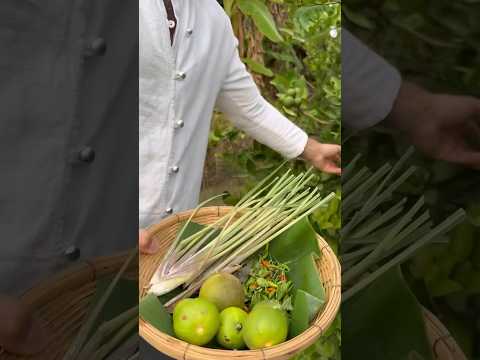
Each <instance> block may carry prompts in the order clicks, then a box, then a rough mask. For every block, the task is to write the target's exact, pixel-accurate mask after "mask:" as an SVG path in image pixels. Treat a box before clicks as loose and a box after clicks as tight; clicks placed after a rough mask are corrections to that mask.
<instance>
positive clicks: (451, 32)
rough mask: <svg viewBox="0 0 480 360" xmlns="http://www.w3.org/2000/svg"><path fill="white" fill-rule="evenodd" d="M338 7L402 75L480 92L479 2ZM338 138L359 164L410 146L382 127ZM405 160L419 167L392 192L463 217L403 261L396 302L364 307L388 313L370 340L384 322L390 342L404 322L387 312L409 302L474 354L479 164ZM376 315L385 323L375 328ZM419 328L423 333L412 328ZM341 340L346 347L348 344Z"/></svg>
mask: <svg viewBox="0 0 480 360" xmlns="http://www.w3.org/2000/svg"><path fill="white" fill-rule="evenodd" d="M342 7H343V26H345V27H346V28H348V29H349V30H350V31H351V32H352V33H353V34H354V35H356V36H357V37H358V38H360V39H362V40H363V41H364V42H365V43H366V44H368V45H369V46H370V47H371V48H372V49H374V50H375V51H377V52H378V53H379V54H381V55H382V56H384V57H385V58H386V59H387V60H388V61H389V62H391V63H392V64H393V65H394V66H396V67H397V68H398V69H399V70H400V71H401V73H402V76H403V77H404V78H405V79H409V80H412V81H414V82H416V83H418V84H421V85H423V86H424V87H425V88H427V89H429V90H431V91H433V92H444V93H449V94H462V95H471V96H477V97H478V96H480V86H479V84H480V68H479V66H478V64H479V63H480V62H479V61H480V50H479V49H480V23H479V21H478V20H479V19H480V1H476V0H463V1H444V0H435V1H432V0H417V1H404V0H377V1H370V2H365V1H357V0H348V1H344V2H343V4H342ZM411 101H412V102H414V101H415V99H411ZM343 140H344V142H345V143H344V146H343V161H344V162H345V163H349V161H351V160H352V159H353V158H354V157H355V156H356V155H358V154H362V158H361V159H360V163H361V164H362V165H365V166H367V167H368V168H370V169H378V168H380V167H381V166H383V165H384V164H385V163H387V162H391V163H394V162H395V161H397V160H398V159H399V158H400V157H401V155H402V154H404V153H405V151H406V149H407V148H408V146H409V145H408V144H407V143H406V142H405V141H404V139H403V138H401V137H400V136H398V135H396V134H393V133H391V132H389V131H386V130H385V129H381V128H376V129H371V130H368V131H365V132H362V133H360V134H355V135H350V134H346V135H345V136H344V139H343ZM435 140H436V139H432V141H435ZM407 165H409V166H416V167H417V170H416V171H415V173H414V175H413V176H411V177H410V178H409V179H408V180H407V181H406V182H405V183H403V184H402V186H401V187H400V188H399V189H398V191H397V193H396V201H399V199H401V198H404V197H405V198H407V201H409V202H413V201H415V200H416V199H417V198H419V197H421V196H423V197H424V199H425V206H426V207H427V208H428V210H429V211H430V214H431V216H432V219H433V220H434V221H440V220H441V219H444V218H446V217H447V216H449V215H450V214H451V213H453V212H454V211H455V210H456V209H458V208H464V209H465V210H466V211H467V217H466V220H465V221H463V222H462V223H461V224H460V225H457V226H456V227H455V228H454V229H453V230H452V231H450V232H449V233H448V234H446V235H445V236H442V237H441V238H439V239H437V240H436V241H435V243H434V244H431V245H428V246H427V247H425V248H423V249H421V250H420V251H419V252H417V253H416V254H415V256H414V257H413V258H412V259H411V260H409V261H407V262H406V263H404V264H403V266H402V275H403V280H402V284H404V285H405V288H404V290H403V292H402V293H401V294H400V295H398V296H397V298H395V300H394V302H395V303H394V304H383V305H380V304H377V307H376V308H375V309H365V311H366V312H369V311H371V312H372V314H373V313H374V312H375V313H377V314H378V313H383V315H384V316H376V317H373V315H372V319H374V321H372V322H371V324H370V327H369V329H370V330H371V333H370V335H371V339H372V341H375V339H377V340H378V339H379V338H378V337H376V336H377V335H378V333H379V329H382V330H381V331H382V332H383V333H384V334H383V335H382V336H384V341H387V337H388V333H390V335H392V336H393V331H388V330H387V335H385V329H388V328H389V327H390V329H394V328H398V327H402V326H404V325H402V324H400V323H398V322H397V323H395V321H393V319H395V317H392V313H400V315H399V316H398V317H397V319H398V318H402V316H403V317H408V316H411V315H412V313H411V312H408V311H418V308H420V306H423V308H426V309H428V310H429V311H431V312H432V313H433V314H434V315H435V316H436V317H437V318H438V319H439V320H440V322H441V323H442V324H443V325H445V326H446V328H447V330H448V332H449V333H450V334H451V335H452V336H453V339H454V340H455V342H456V343H457V344H458V345H459V346H460V347H461V349H462V350H463V352H464V353H465V355H466V357H467V358H468V359H478V358H479V357H480V345H479V344H480V316H479V310H480V241H479V240H480V187H479V186H478V185H479V184H480V173H479V172H478V171H473V170H468V169H465V168H461V167H458V166H453V165H450V164H447V163H445V162H441V161H432V160H430V159H426V158H425V157H423V156H421V155H419V154H417V153H415V154H414V155H413V157H411V158H410V159H409V160H408V164H407ZM411 295H413V297H414V299H415V301H416V302H418V305H416V304H414V307H416V309H417V310H415V308H414V310H411V309H412V308H409V309H410V310H406V308H405V307H404V306H403V305H404V304H405V303H406V302H408V301H409V299H410V297H411ZM410 300H411V299H410ZM423 308H422V309H423ZM402 311H403V313H402ZM344 316H346V315H345V314H344ZM375 319H376V320H375ZM379 322H383V323H385V322H387V323H388V325H385V326H383V325H382V326H381V327H380V325H379V324H380V323H379ZM423 325H424V324H422V323H421V322H420V323H416V324H415V323H412V324H410V325H405V327H404V332H405V333H408V332H409V331H410V332H412V333H415V332H416V331H417V330H415V328H417V329H420V330H421V332H424V331H423V328H424V326H423ZM363 330H364V331H365V330H366V329H365V328H364V329H363ZM417 335H418V334H417ZM378 336H380V335H378ZM447 336H448V334H447ZM420 337H424V334H419V335H418V336H417V338H420ZM406 338H407V337H405V339H406ZM345 341H346V340H345ZM405 341H407V340H405ZM397 343H398V341H397ZM397 345H398V344H397ZM392 346H393V347H394V346H396V345H394V344H393V345H392ZM418 346H419V347H421V346H422V345H418ZM345 348H348V344H346V343H345ZM412 349H413V345H412ZM433 350H435V348H433ZM412 354H413V355H412V356H414V357H413V358H417V357H415V356H416V355H414V353H412ZM423 357H425V358H427V357H429V358H430V357H431V358H437V354H435V351H433V353H430V354H427V355H425V356H423ZM347 358H352V356H350V357H348V356H347ZM388 358H392V359H393V358H395V357H393V356H392V357H388ZM419 358H421V357H419ZM438 358H441V357H438ZM452 358H453V357H452Z"/></svg>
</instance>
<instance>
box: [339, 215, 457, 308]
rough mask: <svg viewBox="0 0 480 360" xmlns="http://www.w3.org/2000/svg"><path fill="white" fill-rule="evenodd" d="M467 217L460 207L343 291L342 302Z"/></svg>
mask: <svg viewBox="0 0 480 360" xmlns="http://www.w3.org/2000/svg"><path fill="white" fill-rule="evenodd" d="M464 219H465V211H464V210H462V209H460V210H457V211H456V212H455V213H454V214H453V215H451V216H450V217H449V218H448V219H446V220H445V221H444V222H442V223H441V224H440V225H438V226H437V227H435V229H433V230H432V231H430V232H429V233H428V234H426V235H425V236H424V237H423V238H421V239H420V240H418V241H416V242H415V243H414V244H413V245H411V246H409V247H408V248H407V249H406V250H404V251H403V252H402V253H400V254H399V255H397V256H396V257H394V258H393V259H391V260H390V261H388V262H387V263H386V264H384V265H382V266H381V267H380V268H379V269H378V270H376V271H375V272H373V273H371V274H369V275H368V276H366V277H364V278H362V279H360V281H358V282H356V283H355V285H353V286H352V287H351V288H349V289H348V290H346V291H345V292H343V293H342V302H344V301H347V300H348V299H350V298H351V297H352V296H353V295H355V294H356V293H358V292H359V291H360V290H362V289H364V288H365V287H366V286H368V285H369V284H371V283H372V281H374V280H375V279H377V278H378V277H380V276H381V275H383V274H384V273H385V272H387V271H388V270H390V269H391V268H392V267H394V266H396V265H399V264H401V263H402V262H404V261H405V260H407V259H408V258H410V257H411V256H412V255H413V254H415V252H416V251H418V249H420V248H422V247H423V246H425V245H426V244H428V243H429V242H431V241H432V240H433V239H435V238H436V237H437V236H439V235H441V234H444V233H446V232H448V231H450V230H451V229H452V228H453V227H455V226H456V225H458V224H459V223H460V222H461V221H463V220H464Z"/></svg>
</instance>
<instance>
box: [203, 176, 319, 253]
mask: <svg viewBox="0 0 480 360" xmlns="http://www.w3.org/2000/svg"><path fill="white" fill-rule="evenodd" d="M307 175H308V173H305V174H303V175H299V176H298V177H297V180H298V181H300V182H302V180H304V179H305V177H306V176H307ZM310 179H311V177H309V178H308V179H307V181H309V180H310ZM302 184H303V182H302V183H299V184H296V185H295V188H294V189H293V190H292V191H290V192H288V193H287V199H288V197H291V196H293V195H294V194H295V191H296V190H297V189H298V188H299V187H300V186H301V185H302ZM286 189H287V191H289V190H288V189H289V188H288V187H287V188H286ZM306 194H308V190H306V191H305V192H304V193H302V194H301V195H300V196H298V197H297V198H296V200H297V199H300V198H302V196H305V195H306ZM280 195H282V192H280V193H279V194H277V195H275V196H273V197H272V198H271V199H270V200H269V201H268V202H267V203H266V206H269V205H270V203H272V202H274V200H276V198H277V197H279V196H280ZM285 201H286V200H283V201H282V202H281V203H280V204H283V203H284V202H285ZM257 206H259V205H257ZM233 216H235V213H234V214H232V216H231V217H230V219H229V221H228V223H227V225H226V226H225V228H224V229H223V230H222V233H221V234H220V235H219V236H218V237H217V239H216V240H215V241H214V242H213V243H209V244H208V245H207V247H208V248H211V249H210V251H212V249H214V247H215V246H216V245H217V243H218V242H219V241H220V239H221V240H223V241H222V243H223V245H222V246H221V247H220V249H222V248H225V247H226V246H228V243H225V240H226V239H228V238H231V237H232V236H233V235H235V233H236V232H238V231H239V230H238V229H239V228H240V227H239V226H236V227H235V228H234V227H229V226H228V225H229V223H230V222H231V220H232V219H233ZM254 217H258V215H257V213H253V212H250V213H248V214H246V215H245V216H242V217H241V218H240V219H238V220H237V221H236V222H235V225H240V224H242V223H243V222H246V221H250V219H251V218H254ZM240 229H241V228H240Z"/></svg>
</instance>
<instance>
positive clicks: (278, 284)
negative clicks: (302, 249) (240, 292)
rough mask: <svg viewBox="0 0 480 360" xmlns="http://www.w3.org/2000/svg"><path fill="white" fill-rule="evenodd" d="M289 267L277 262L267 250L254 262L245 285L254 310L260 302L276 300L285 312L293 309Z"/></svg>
mask: <svg viewBox="0 0 480 360" xmlns="http://www.w3.org/2000/svg"><path fill="white" fill-rule="evenodd" d="M289 270H290V269H289V267H288V265H286V264H283V263H280V262H278V261H276V260H275V259H274V258H273V257H272V256H271V255H270V254H269V252H268V247H266V248H265V251H263V252H262V253H261V254H260V255H259V256H258V258H256V259H254V260H253V265H252V267H251V270H250V273H249V277H248V279H247V281H246V282H245V284H244V288H245V295H246V298H247V304H248V305H249V307H250V308H253V307H254V306H255V305H256V304H258V303H259V302H262V301H265V300H276V301H278V302H279V303H280V305H281V307H282V309H283V310H285V311H291V310H292V309H293V307H292V298H291V291H292V282H291V281H290V280H288V278H287V274H288V271H289Z"/></svg>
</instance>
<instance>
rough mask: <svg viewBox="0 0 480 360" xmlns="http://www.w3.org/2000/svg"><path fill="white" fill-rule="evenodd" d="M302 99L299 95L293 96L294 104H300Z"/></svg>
mask: <svg viewBox="0 0 480 360" xmlns="http://www.w3.org/2000/svg"><path fill="white" fill-rule="evenodd" d="M302 101H303V100H302V99H301V98H299V97H297V98H295V105H300V104H301V103H302Z"/></svg>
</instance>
